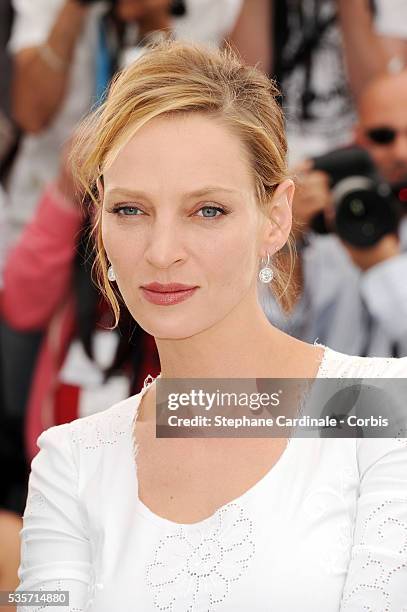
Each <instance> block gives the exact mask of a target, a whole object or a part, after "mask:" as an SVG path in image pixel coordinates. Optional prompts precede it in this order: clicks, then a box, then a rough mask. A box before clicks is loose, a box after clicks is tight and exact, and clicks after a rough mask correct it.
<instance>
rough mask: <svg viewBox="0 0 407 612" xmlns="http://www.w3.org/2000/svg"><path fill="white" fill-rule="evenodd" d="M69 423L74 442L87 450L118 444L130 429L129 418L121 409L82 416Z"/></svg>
mask: <svg viewBox="0 0 407 612" xmlns="http://www.w3.org/2000/svg"><path fill="white" fill-rule="evenodd" d="M69 425H70V437H71V442H72V444H80V446H81V449H82V450H87V451H89V450H95V449H97V448H101V447H102V446H112V445H114V444H117V443H118V442H119V440H120V439H121V437H122V436H125V435H128V431H129V422H128V418H127V417H126V414H124V413H122V412H120V410H110V411H109V413H107V412H105V413H103V412H102V413H101V414H98V413H96V414H93V415H91V416H89V417H82V418H80V419H77V420H76V421H72V422H71V423H70V424H69Z"/></svg>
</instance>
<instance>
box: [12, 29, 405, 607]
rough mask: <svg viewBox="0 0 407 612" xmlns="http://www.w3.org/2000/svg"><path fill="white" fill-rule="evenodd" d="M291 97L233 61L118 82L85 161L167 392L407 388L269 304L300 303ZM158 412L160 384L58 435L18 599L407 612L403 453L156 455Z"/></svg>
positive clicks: (114, 258) (273, 445) (164, 448)
mask: <svg viewBox="0 0 407 612" xmlns="http://www.w3.org/2000/svg"><path fill="white" fill-rule="evenodd" d="M276 93H277V92H276V90H275V88H274V86H273V84H272V83H271V82H270V81H269V80H268V78H267V77H266V76H264V75H263V74H262V73H260V72H259V71H257V70H256V69H254V68H249V67H247V66H244V65H243V64H242V63H241V62H240V61H239V59H238V58H237V57H236V56H235V55H234V54H233V53H232V52H231V51H230V49H226V50H224V51H215V50H210V49H208V48H205V47H200V46H197V45H192V44H185V43H180V42H170V41H167V42H163V43H161V44H159V45H155V46H153V47H152V48H151V49H150V50H149V51H148V53H146V54H145V55H144V56H142V57H141V58H140V59H139V60H137V61H136V62H135V63H134V64H132V65H131V66H130V67H129V68H127V69H126V70H125V71H124V72H122V73H121V74H120V75H119V76H118V77H117V78H116V79H115V81H114V83H113V84H112V87H111V89H110V93H109V96H108V98H107V100H106V102H105V104H104V105H103V106H102V107H101V108H100V110H98V111H96V114H94V115H92V116H91V117H90V118H89V119H88V120H87V122H86V124H85V125H84V127H83V132H82V133H83V137H82V140H81V141H80V142H79V144H78V158H79V163H78V166H79V172H80V175H81V179H82V181H83V183H84V185H85V187H86V189H87V192H88V194H89V196H91V197H92V199H93V202H94V205H95V236H96V241H97V250H98V258H97V262H98V269H99V276H100V282H101V284H102V287H103V289H104V291H105V293H106V295H107V297H108V299H109V300H110V302H111V304H112V307H113V309H114V311H115V312H116V313H118V309H119V301H118V294H120V295H121V298H122V299H123V300H124V302H125V303H126V304H127V307H128V308H129V310H130V312H131V313H132V316H133V317H134V319H135V320H136V321H137V322H138V324H139V325H141V326H142V327H143V328H144V329H145V330H146V331H147V332H148V333H150V334H152V335H153V336H154V337H155V340H156V344H157V348H158V351H159V355H160V363H161V374H160V375H159V376H160V377H161V378H162V379H165V378H226V379H229V378H274V377H276V378H282V377H291V378H309V379H314V378H326V377H405V376H406V374H407V359H384V358H360V357H350V356H347V355H345V354H342V353H338V352H336V351H333V350H331V349H330V348H328V347H325V346H322V345H320V344H318V343H316V344H315V345H309V344H306V343H304V342H301V341H299V340H296V339H294V338H292V337H290V336H288V335H286V334H285V333H283V332H281V331H280V330H278V329H276V328H274V327H273V326H272V325H271V324H270V323H269V321H268V320H267V318H266V317H265V314H264V312H263V310H262V308H261V306H260V304H259V301H258V290H259V288H260V287H262V290H267V291H275V292H276V294H277V295H279V296H280V299H282V300H283V301H287V299H286V298H287V289H286V283H287V279H286V278H285V277H284V268H287V260H288V261H289V256H287V250H288V252H289V250H290V248H289V247H288V249H287V247H286V245H287V244H288V245H290V244H291V242H290V230H291V225H292V218H291V203H292V198H293V193H294V184H293V181H292V180H291V179H290V178H289V176H288V174H287V166H286V140H285V135H284V127H283V117H282V114H281V111H280V108H279V106H278V104H277V103H276V100H275V97H276ZM270 270H271V272H270ZM259 273H260V278H259ZM271 276H273V278H272V279H271ZM263 281H264V282H263ZM155 400H156V382H155V381H150V380H149V377H147V379H146V382H145V384H144V387H143V389H142V390H141V391H140V392H139V393H138V394H137V395H135V396H133V397H130V398H129V399H126V400H125V401H123V402H120V403H119V404H116V405H114V406H112V407H111V408H110V409H107V410H106V411H105V412H103V413H101V414H95V415H92V416H89V417H86V418H82V419H78V420H75V421H73V422H71V423H68V424H64V425H60V426H56V427H51V428H50V429H48V430H47V431H45V432H44V433H43V434H42V435H41V436H40V437H39V439H38V445H39V447H40V452H39V453H38V455H37V456H36V457H35V459H34V460H33V462H32V472H31V477H30V489H29V495H28V500H27V507H26V511H25V517H24V528H23V530H22V534H21V537H22V562H21V567H20V572H19V575H20V579H21V584H20V586H19V589H35V590H40V589H41V590H53V589H61V590H67V591H69V594H70V610H72V611H74V610H75V611H76V612H78V611H82V610H92V611H97V612H111V611H112V610H114V609H117V610H121V611H122V612H126V611H129V612H130V611H134V610H137V611H142V612H153V611H156V610H162V611H164V610H168V611H171V612H187V611H188V612H196V611H198V610H199V611H200V612H201V611H211V612H212V611H218V610H219V611H220V612H223V611H228V612H237V611H244V612H248V611H249V610H250V611H251V612H252V611H261V612H265V611H279V612H281V611H285V610H287V611H290V612H292V611H295V612H298V611H299V610H301V612H316V611H318V612H337V611H338V610H341V611H345V610H346V611H350V610H352V611H356V610H357V611H358V612H360V610H361V609H369V610H375V611H376V610H379V609H380V610H388V611H390V610H391V611H392V612H396V610H397V612H400V610H401V609H402V608H403V607H407V589H406V586H405V585H406V578H407V551H406V546H407V544H406V542H407V541H406V529H407V448H406V444H405V441H404V439H402V438H387V439H370V440H368V439H367V440H365V439H356V438H342V439H333V438H329V439H326V438H325V439H321V438H311V439H309V438H308V439H306V438H292V439H291V440H290V443H289V444H288V442H287V438H266V437H264V438H175V439H174V438H172V439H170V438H156V435H155ZM22 609H24V608H22ZM30 609H31V608H30ZM50 609H51V610H53V609H54V608H53V607H51V608H50ZM57 609H58V610H59V609H60V608H56V607H55V610H57ZM27 610H28V608H27Z"/></svg>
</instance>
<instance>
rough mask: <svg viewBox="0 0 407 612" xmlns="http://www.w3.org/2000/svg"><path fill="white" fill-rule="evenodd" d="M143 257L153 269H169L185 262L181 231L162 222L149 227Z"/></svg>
mask: <svg viewBox="0 0 407 612" xmlns="http://www.w3.org/2000/svg"><path fill="white" fill-rule="evenodd" d="M147 244H148V246H147V248H146V251H145V257H146V259H147V261H148V262H149V263H150V264H151V265H152V266H154V267H155V268H169V267H170V266H171V265H173V264H174V263H176V262H179V261H183V260H185V257H186V254H185V248H184V246H183V245H184V241H183V237H182V232H181V229H180V228H178V227H177V226H176V225H175V224H173V223H171V222H169V221H165V220H162V221H161V222H160V221H157V222H155V223H154V225H153V226H152V227H151V229H150V232H149V235H148V237H147Z"/></svg>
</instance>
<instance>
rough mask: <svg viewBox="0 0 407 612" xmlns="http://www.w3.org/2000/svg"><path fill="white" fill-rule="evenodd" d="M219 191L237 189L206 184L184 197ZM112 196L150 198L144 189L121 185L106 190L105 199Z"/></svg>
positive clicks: (234, 190) (227, 191) (234, 191)
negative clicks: (122, 186) (127, 187)
mask: <svg viewBox="0 0 407 612" xmlns="http://www.w3.org/2000/svg"><path fill="white" fill-rule="evenodd" d="M219 191H223V192H225V193H238V190H237V189H232V188H230V187H222V186H220V185H207V186H205V187H201V188H200V189H195V190H194V191H189V192H187V193H185V194H184V197H185V198H189V197H199V196H202V195H206V194H209V193H217V192H219ZM114 197H126V198H146V199H151V196H149V194H148V193H146V192H144V191H140V190H138V189H136V190H133V189H124V188H121V187H115V188H113V189H110V190H108V191H107V192H106V199H107V198H114Z"/></svg>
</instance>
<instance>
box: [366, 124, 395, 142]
mask: <svg viewBox="0 0 407 612" xmlns="http://www.w3.org/2000/svg"><path fill="white" fill-rule="evenodd" d="M398 132H399V130H395V129H393V128H390V127H377V128H372V129H370V130H367V131H366V136H367V137H368V138H369V139H370V140H371V141H372V142H374V143H375V144H379V145H387V144H391V143H392V142H394V141H395V139H396V138H397V134H398Z"/></svg>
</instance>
